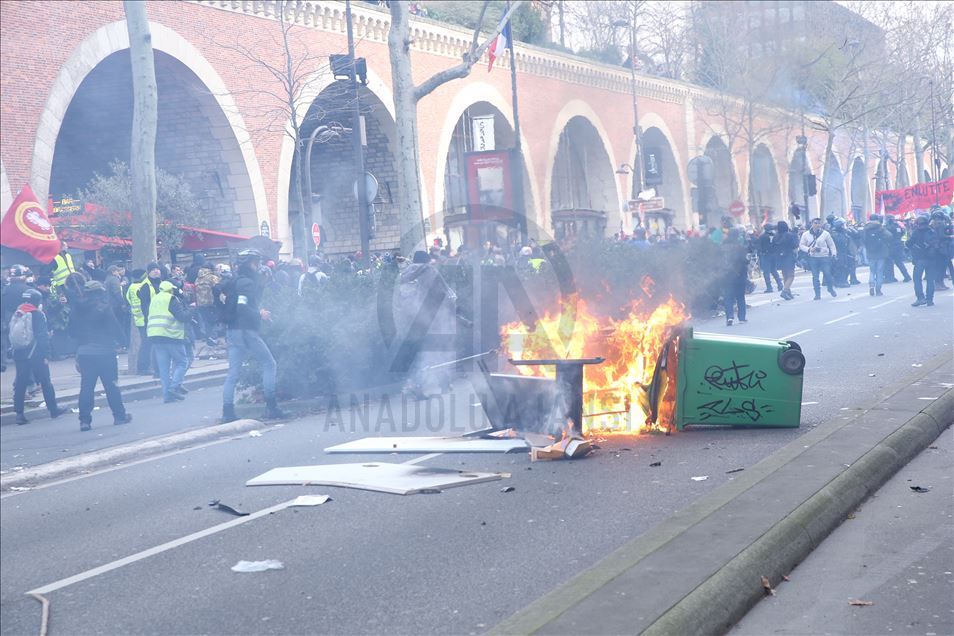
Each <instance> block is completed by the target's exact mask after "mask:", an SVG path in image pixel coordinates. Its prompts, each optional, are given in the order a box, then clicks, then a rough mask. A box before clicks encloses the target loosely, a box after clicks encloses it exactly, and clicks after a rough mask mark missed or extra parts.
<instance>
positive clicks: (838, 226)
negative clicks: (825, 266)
mask: <svg viewBox="0 0 954 636" xmlns="http://www.w3.org/2000/svg"><path fill="white" fill-rule="evenodd" d="M831 240H832V241H833V242H834V244H835V253H836V255H835V256H833V258H832V262H831V278H832V285H833V286H834V287H842V288H845V287H848V286H849V284H848V277H849V275H850V274H851V271H852V269H851V262H852V260H854V259H853V257H852V255H851V252H850V244H851V240H850V238H849V237H848V230H847V228H846V227H845V220H844V219H833V220H832V222H831Z"/></svg>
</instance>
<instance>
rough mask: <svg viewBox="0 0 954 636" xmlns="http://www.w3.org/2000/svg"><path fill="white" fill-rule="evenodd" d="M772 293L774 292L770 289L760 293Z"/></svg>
mask: <svg viewBox="0 0 954 636" xmlns="http://www.w3.org/2000/svg"><path fill="white" fill-rule="evenodd" d="M773 291H774V290H773V289H772V288H771V287H769V288H768V289H766V290H765V291H764V292H762V293H763V294H771V293H772V292H773Z"/></svg>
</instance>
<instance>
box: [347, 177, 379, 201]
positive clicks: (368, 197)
mask: <svg viewBox="0 0 954 636" xmlns="http://www.w3.org/2000/svg"><path fill="white" fill-rule="evenodd" d="M351 191H352V192H353V193H354V198H355V199H357V198H358V180H357V179H355V180H354V183H353V184H352V186H351ZM377 196H378V180H377V179H375V178H374V175H373V174H371V173H370V172H365V173H364V197H365V201H367V202H368V203H371V202H372V201H374V199H375V197H377Z"/></svg>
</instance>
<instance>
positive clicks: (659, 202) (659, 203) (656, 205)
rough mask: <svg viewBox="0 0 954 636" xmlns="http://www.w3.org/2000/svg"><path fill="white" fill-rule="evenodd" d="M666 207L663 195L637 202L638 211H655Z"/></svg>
mask: <svg viewBox="0 0 954 636" xmlns="http://www.w3.org/2000/svg"><path fill="white" fill-rule="evenodd" d="M665 207H666V200H665V199H664V198H663V197H653V198H652V199H649V200H648V201H640V202H639V211H640V212H656V211H657V210H663V209H665Z"/></svg>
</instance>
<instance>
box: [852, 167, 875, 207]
mask: <svg viewBox="0 0 954 636" xmlns="http://www.w3.org/2000/svg"><path fill="white" fill-rule="evenodd" d="M870 209H871V205H870V203H869V201H868V172H867V171H866V170H865V162H864V159H862V158H861V157H855V160H854V161H853V162H852V163H851V214H852V217H854V220H855V221H864V220H865V219H866V218H867V217H868V214H867V212H868V210H870Z"/></svg>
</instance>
